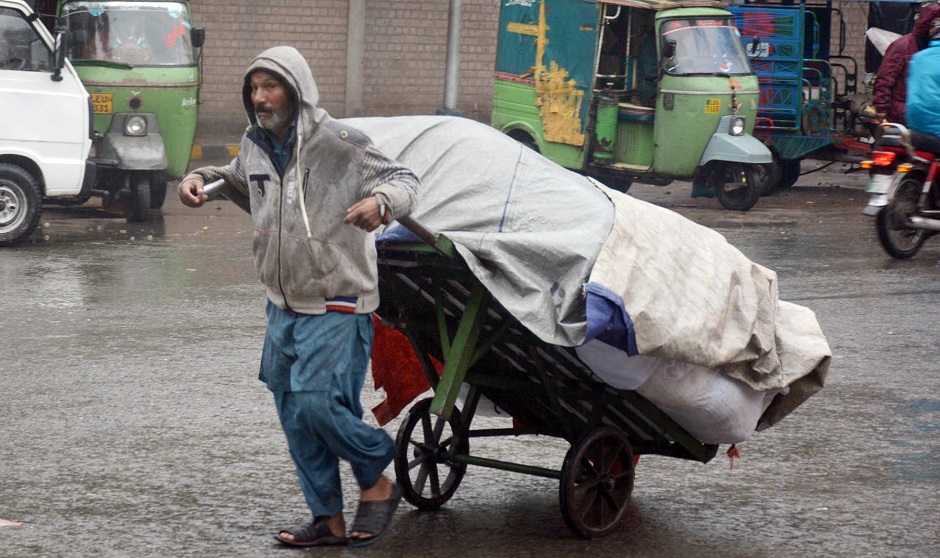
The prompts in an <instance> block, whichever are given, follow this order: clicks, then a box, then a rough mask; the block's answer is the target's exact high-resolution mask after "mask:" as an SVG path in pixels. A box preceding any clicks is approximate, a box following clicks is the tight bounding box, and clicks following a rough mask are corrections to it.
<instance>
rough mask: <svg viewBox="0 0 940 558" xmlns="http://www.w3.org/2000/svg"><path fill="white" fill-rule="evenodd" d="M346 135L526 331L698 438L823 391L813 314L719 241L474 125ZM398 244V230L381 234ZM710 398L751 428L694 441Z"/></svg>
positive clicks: (403, 126) (372, 123)
mask: <svg viewBox="0 0 940 558" xmlns="http://www.w3.org/2000/svg"><path fill="white" fill-rule="evenodd" d="M344 122H346V123H348V124H350V125H352V126H355V127H356V128H358V129H360V130H362V131H363V132H365V133H366V134H367V135H368V136H369V137H370V138H371V139H372V141H373V142H374V143H375V144H376V146H377V147H378V148H379V149H380V150H381V151H382V152H384V153H385V154H386V155H388V156H390V157H392V158H395V159H397V160H398V161H400V162H401V163H403V164H404V165H406V166H407V167H409V168H411V169H412V170H413V171H414V172H415V173H416V174H417V175H418V176H419V177H420V179H421V182H422V192H421V198H420V200H419V203H418V206H417V208H416V210H415V211H414V213H413V214H412V217H414V218H415V220H416V221H418V222H419V223H421V224H422V225H424V226H425V227H426V228H428V229H430V230H432V231H435V232H437V233H441V234H444V235H445V236H447V237H448V238H449V239H450V240H452V241H453V242H454V243H455V245H456V247H457V249H458V251H459V253H460V255H461V256H462V257H463V258H464V259H465V260H466V263H467V265H468V266H469V267H470V269H471V270H472V271H473V273H474V274H475V275H476V276H477V277H478V278H479V279H480V280H481V282H482V283H483V284H484V285H485V286H486V287H487V289H488V290H489V291H490V292H491V293H492V295H493V296H494V297H495V298H496V299H497V300H498V301H499V302H500V303H501V304H502V305H503V306H504V307H505V308H506V309H507V310H508V311H509V312H510V313H512V314H513V315H514V316H515V317H516V318H517V319H518V320H519V321H520V322H521V323H522V324H523V325H525V326H526V327H527V328H528V329H529V330H530V331H532V332H533V333H534V334H535V335H536V336H538V337H539V338H540V339H541V340H542V341H544V342H545V343H550V344H556V345H564V346H570V347H576V348H577V350H578V352H579V354H580V355H581V357H582V359H583V360H585V362H586V363H587V364H588V365H589V366H590V367H591V368H592V370H594V372H595V373H596V374H597V375H598V376H599V377H600V378H601V379H603V380H604V381H606V382H607V383H610V384H611V385H614V386H617V387H622V388H625V389H636V390H637V391H638V392H639V393H641V394H643V395H644V396H646V397H647V398H648V399H650V400H651V401H653V402H654V403H657V404H658V405H659V406H660V407H661V408H663V410H664V411H666V412H667V414H670V415H671V416H672V417H673V418H674V419H675V420H676V421H677V422H679V423H680V424H682V425H683V426H684V427H685V428H686V429H687V430H690V432H691V433H692V434H693V435H697V436H698V437H699V438H700V439H701V441H703V442H706V443H733V442H737V441H741V440H743V439H744V438H746V437H747V434H749V433H750V432H751V431H753V430H754V429H755V428H758V429H759V428H764V427H767V426H770V425H772V424H775V423H776V422H777V421H779V420H780V419H781V418H783V417H784V416H785V415H786V414H788V413H789V412H790V411H792V410H793V409H794V408H795V407H796V406H797V405H799V404H800V403H802V402H803V401H805V399H806V398H808V397H809V396H810V395H812V394H813V393H815V392H816V391H818V390H819V389H821V388H822V385H823V381H824V378H825V375H826V372H827V370H828V366H829V359H830V354H831V353H830V351H829V346H828V344H827V342H826V338H825V336H824V335H823V333H822V331H821V329H820V327H819V325H818V323H817V321H816V317H815V315H814V314H813V313H812V312H811V311H810V310H808V309H807V308H804V307H801V306H797V305H794V304H789V303H786V302H782V301H780V300H778V298H777V277H776V274H775V273H774V272H773V271H771V270H769V269H766V268H764V267H762V266H760V265H758V264H756V263H754V262H752V261H750V260H749V259H748V258H746V257H745V256H744V255H743V254H742V253H741V252H740V251H738V250H737V249H736V248H734V247H733V246H731V245H730V244H728V242H727V241H726V240H725V239H724V237H723V236H721V235H720V234H718V233H716V232H715V231H713V230H711V229H709V228H706V227H703V226H700V225H697V224H695V223H693V222H692V221H689V220H688V219H686V218H684V217H682V216H680V215H678V214H676V213H674V212H672V211H669V210H667V209H663V208H661V207H658V206H655V205H652V204H649V203H646V202H643V201H640V200H637V199H634V198H633V197H631V196H629V195H626V194H622V193H620V192H616V191H613V190H610V189H608V188H606V187H604V186H602V185H600V184H598V183H596V182H595V181H593V180H591V179H588V178H585V177H583V176H581V175H578V174H576V173H573V172H571V171H568V170H566V169H564V168H562V167H560V166H558V165H556V164H555V163H553V162H551V161H549V160H548V159H546V158H544V157H542V156H541V155H539V154H537V153H535V152H534V151H532V150H529V149H528V148H525V147H523V146H522V145H521V144H519V143H517V142H516V141H515V140H513V139H511V138H509V137H508V136H505V135H504V134H501V133H499V132H497V131H496V130H494V129H492V128H491V127H489V126H486V125H484V124H480V123H478V122H474V121H472V120H467V119H462V118H454V117H437V116H417V117H397V118H363V119H347V120H345V121H344ZM396 234H398V235H401V234H406V231H404V230H403V229H402V228H401V227H394V228H392V229H391V230H389V231H387V232H385V233H383V237H384V238H386V239H387V238H394V237H395V236H396ZM635 355H645V357H651V358H652V359H653V360H650V359H649V358H644V357H639V358H638V357H636V356H635ZM656 370H659V372H656ZM654 372H656V373H655V374H654ZM652 376H656V378H655V379H654V378H652ZM682 390H691V391H690V392H689V393H688V396H684V395H682V394H681V393H680V392H682ZM709 390H711V391H710V393H704V392H707V391H709ZM677 394H679V395H678V396H677ZM708 398H711V399H715V398H720V399H722V400H723V403H722V404H723V405H730V406H732V407H740V406H742V405H748V406H749V407H748V409H739V411H740V412H739V415H740V417H737V418H735V420H739V419H741V418H743V420H744V423H745V426H746V428H744V429H742V428H741V425H740V424H737V425H736V426H735V427H734V428H731V429H729V431H728V432H727V433H726V434H723V435H719V436H718V438H721V439H714V440H709V439H702V438H705V437H707V435H708V431H709V430H710V429H712V426H713V425H712V424H708V423H706V424H705V425H704V426H705V428H704V429H702V428H701V426H702V425H699V429H698V431H696V429H695V424H694V423H695V421H697V420H702V417H701V416H695V408H696V406H698V407H702V406H703V405H705V406H707V405H708V403H703V401H704V400H705V399H708ZM738 401H740V402H741V403H740V405H737V404H736V403H735V402H738ZM746 401H750V403H746ZM768 404H769V407H768V406H767V405H768ZM690 413H691V415H690V416H687V417H684V415H689V414H690ZM683 417H684V418H683ZM758 417H761V420H760V423H758V422H757V418H758ZM709 420H710V419H709ZM712 422H714V421H712Z"/></svg>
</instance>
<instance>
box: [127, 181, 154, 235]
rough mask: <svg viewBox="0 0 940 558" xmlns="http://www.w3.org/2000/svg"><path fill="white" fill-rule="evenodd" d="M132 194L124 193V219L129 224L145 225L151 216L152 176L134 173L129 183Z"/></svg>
mask: <svg viewBox="0 0 940 558" xmlns="http://www.w3.org/2000/svg"><path fill="white" fill-rule="evenodd" d="M128 187H129V189H130V192H125V193H124V198H123V199H124V218H125V219H127V222H128V223H143V222H144V221H146V220H147V217H148V216H149V215H150V201H151V200H150V176H149V173H146V172H132V173H131V174H130V180H129V181H128Z"/></svg>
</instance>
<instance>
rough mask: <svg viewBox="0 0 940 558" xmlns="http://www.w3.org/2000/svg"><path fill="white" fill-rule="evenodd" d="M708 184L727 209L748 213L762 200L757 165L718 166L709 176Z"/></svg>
mask: <svg viewBox="0 0 940 558" xmlns="http://www.w3.org/2000/svg"><path fill="white" fill-rule="evenodd" d="M708 182H709V186H711V187H712V188H714V190H715V197H716V198H718V202H719V203H721V205H722V207H724V208H725V209H730V210H732V211H747V210H748V209H750V208H752V207H754V204H756V203H757V200H759V199H760V194H761V188H760V186H761V181H760V177H759V173H758V170H757V166H756V165H746V164H744V163H721V164H718V165H717V166H716V167H715V168H714V169H713V170H712V172H711V174H709V176H708Z"/></svg>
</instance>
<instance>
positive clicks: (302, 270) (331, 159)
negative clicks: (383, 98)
mask: <svg viewBox="0 0 940 558" xmlns="http://www.w3.org/2000/svg"><path fill="white" fill-rule="evenodd" d="M256 70H264V71H267V72H270V73H273V74H276V75H278V76H280V77H281V78H282V79H283V80H284V82H285V83H287V84H288V86H289V87H290V88H291V89H293V92H294V99H295V100H296V102H297V106H298V109H299V112H298V116H297V121H296V133H297V141H296V144H295V147H294V154H293V155H292V156H291V160H290V163H288V165H287V167H286V169H285V170H284V174H283V176H281V175H279V174H278V171H277V168H276V166H275V165H274V163H273V162H272V159H271V156H270V155H269V153H268V152H267V151H266V149H265V148H264V147H263V146H264V145H265V142H263V141H260V137H259V134H260V130H259V129H258V124H257V119H256V117H255V111H254V107H253V105H252V103H251V88H250V76H251V74H252V73H253V72H254V71H256ZM242 97H243V99H244V103H245V110H246V111H247V113H248V119H249V121H250V122H251V126H250V127H249V128H248V130H247V131H246V132H245V135H244V136H243V137H242V140H241V146H240V150H239V155H238V157H237V158H235V159H234V160H233V161H232V162H231V163H229V165H227V166H225V167H203V168H200V169H197V170H195V171H193V173H191V174H190V175H189V176H187V177H186V178H184V180H186V179H188V178H197V179H200V180H202V181H203V182H211V181H213V180H216V179H217V178H224V179H225V181H226V182H227V183H228V184H229V185H231V186H232V187H234V188H235V189H236V190H238V191H239V192H241V193H243V194H245V195H247V196H248V197H249V199H250V204H251V217H252V220H253V221H254V226H255V232H254V243H253V244H254V245H253V250H254V259H255V266H256V268H257V271H258V277H259V278H260V279H261V282H262V283H263V284H264V286H265V287H266V290H267V295H268V298H269V299H270V300H271V301H272V302H273V303H274V304H276V305H277V306H278V307H279V308H282V309H290V310H293V311H295V312H299V313H302V314H322V313H324V312H326V311H327V310H345V311H354V312H357V313H368V312H372V311H374V310H375V309H376V308H377V307H378V303H379V292H378V276H377V270H376V252H375V241H374V237H373V235H372V233H368V232H366V231H364V230H362V229H360V228H358V227H356V226H353V225H347V224H344V223H343V218H344V217H345V216H346V210H347V209H348V208H349V207H350V206H352V205H354V204H355V203H356V202H358V201H359V200H362V199H365V198H367V197H370V196H376V197H377V198H378V199H379V201H380V202H381V203H384V204H385V207H387V208H388V210H389V211H390V213H391V217H392V218H398V217H404V216H406V215H408V214H409V213H410V212H411V209H412V207H413V206H414V205H415V202H416V199H417V196H418V188H419V182H418V179H417V177H416V176H415V175H414V174H413V173H412V172H411V171H409V170H407V169H405V168H404V167H402V166H401V165H400V164H398V163H396V162H395V161H392V160H391V159H389V158H387V157H385V156H384V155H382V154H381V153H380V152H379V151H377V150H376V149H375V148H374V147H373V146H372V143H371V142H370V141H369V139H368V138H367V137H366V136H365V135H364V134H362V133H361V132H359V131H357V130H355V129H353V128H350V127H349V126H346V125H344V124H342V123H339V122H337V121H336V120H334V119H333V118H331V117H330V115H329V114H327V112H326V111H325V110H323V109H321V108H319V107H318V106H317V102H318V101H319V93H318V92H317V86H316V83H315V82H314V79H313V74H312V73H311V71H310V66H309V65H308V64H307V61H306V60H305V59H304V57H303V55H301V54H300V53H299V52H298V51H297V50H296V49H294V48H293V47H286V46H280V47H274V48H271V49H268V50H266V51H264V52H262V53H261V54H260V55H259V56H258V57H257V58H255V60H254V61H253V62H252V63H251V65H250V66H249V67H248V71H247V72H246V73H245V84H244V87H243V89H242Z"/></svg>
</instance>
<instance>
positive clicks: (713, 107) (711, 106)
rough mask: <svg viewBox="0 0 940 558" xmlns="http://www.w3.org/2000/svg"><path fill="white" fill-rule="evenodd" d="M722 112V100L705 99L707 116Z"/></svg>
mask: <svg viewBox="0 0 940 558" xmlns="http://www.w3.org/2000/svg"><path fill="white" fill-rule="evenodd" d="M719 112H721V99H705V114H718V113H719Z"/></svg>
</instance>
